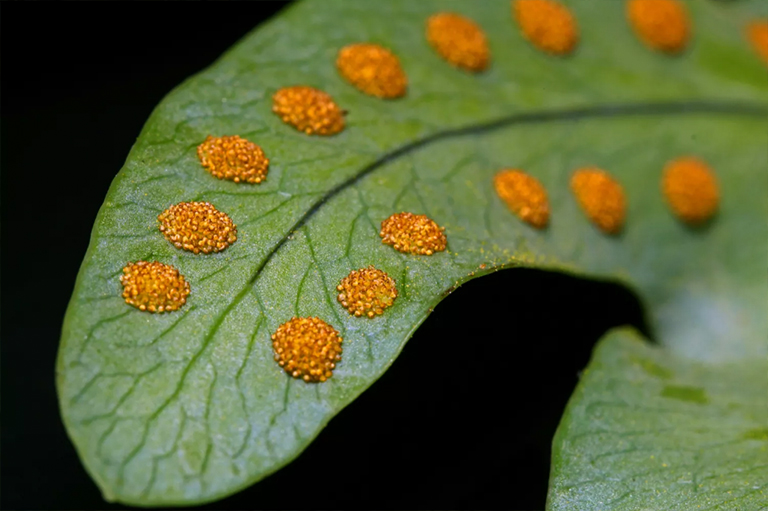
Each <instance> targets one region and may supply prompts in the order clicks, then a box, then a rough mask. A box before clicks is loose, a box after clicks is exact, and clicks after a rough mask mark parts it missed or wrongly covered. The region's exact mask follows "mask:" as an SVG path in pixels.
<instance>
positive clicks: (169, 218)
mask: <svg viewBox="0 0 768 511" xmlns="http://www.w3.org/2000/svg"><path fill="white" fill-rule="evenodd" d="M157 220H158V221H159V222H160V227H159V228H160V232H162V233H163V236H165V239H167V240H168V241H170V242H171V243H173V244H174V245H175V246H176V248H182V249H184V250H188V251H190V252H194V253H195V254H199V253H200V252H202V253H203V254H210V253H211V252H221V251H222V250H224V249H225V248H227V247H228V246H230V245H231V244H232V243H234V242H235V241H237V227H235V224H234V222H232V219H231V218H229V215H227V214H226V213H224V212H222V211H219V210H218V209H216V208H215V207H214V206H213V204H211V203H210V202H180V203H178V204H176V205H173V206H171V207H170V208H168V209H166V210H165V211H163V212H162V213H160V215H158V217H157Z"/></svg>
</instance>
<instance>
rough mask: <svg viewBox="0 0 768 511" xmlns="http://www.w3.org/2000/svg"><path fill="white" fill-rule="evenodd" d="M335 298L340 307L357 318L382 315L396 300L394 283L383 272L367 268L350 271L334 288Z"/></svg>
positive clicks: (371, 267) (370, 267)
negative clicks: (336, 293)
mask: <svg viewBox="0 0 768 511" xmlns="http://www.w3.org/2000/svg"><path fill="white" fill-rule="evenodd" d="M336 290H337V291H339V295H338V296H337V297H336V298H337V300H339V303H340V304H341V306H342V307H344V308H345V309H347V310H348V311H349V313H350V314H353V315H355V316H357V317H360V316H368V317H369V318H372V317H374V316H376V315H377V314H383V313H384V309H386V308H387V307H389V306H391V305H392V303H393V302H394V301H395V298H397V287H396V286H395V281H394V280H392V278H391V277H390V276H389V275H387V274H386V273H385V272H383V271H381V270H379V269H377V268H374V267H373V266H369V267H368V268H360V269H359V270H352V271H351V272H349V275H347V276H346V277H344V278H343V279H341V283H340V284H339V285H338V286H336Z"/></svg>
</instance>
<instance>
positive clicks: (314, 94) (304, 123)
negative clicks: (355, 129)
mask: <svg viewBox="0 0 768 511" xmlns="http://www.w3.org/2000/svg"><path fill="white" fill-rule="evenodd" d="M272 111H273V112H274V113H276V114H277V115H278V116H279V117H280V118H281V119H282V120H283V122H285V123H287V124H290V125H291V126H293V127H294V128H296V129H297V130H299V131H303V132H304V133H306V134H307V135H335V134H336V133H339V132H340V131H341V130H343V129H344V112H343V111H342V110H341V108H339V105H337V104H336V102H335V101H334V100H333V98H332V97H331V96H330V95H329V94H327V93H325V92H323V91H321V90H319V89H315V88H313V87H307V86H304V85H297V86H294V87H284V88H282V89H280V90H278V91H277V92H276V93H275V94H274V95H273V96H272Z"/></svg>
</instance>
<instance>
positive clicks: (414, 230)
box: [379, 212, 447, 255]
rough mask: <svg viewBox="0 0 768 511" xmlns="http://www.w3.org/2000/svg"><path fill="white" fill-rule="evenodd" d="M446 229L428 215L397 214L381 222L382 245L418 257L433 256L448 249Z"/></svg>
mask: <svg viewBox="0 0 768 511" xmlns="http://www.w3.org/2000/svg"><path fill="white" fill-rule="evenodd" d="M443 231H445V227H440V226H439V225H437V223H435V221H434V220H432V219H431V218H429V217H428V216H427V215H414V214H413V213H407V212H403V213H395V214H394V215H391V216H390V217H389V218H387V219H386V220H384V221H383V222H381V231H380V232H379V235H380V236H381V241H382V243H384V244H386V245H391V246H392V247H394V249H395V250H398V251H400V252H404V253H410V254H417V255H432V254H434V253H435V252H441V251H443V250H445V247H446V243H447V240H446V237H445V233H444V232H443Z"/></svg>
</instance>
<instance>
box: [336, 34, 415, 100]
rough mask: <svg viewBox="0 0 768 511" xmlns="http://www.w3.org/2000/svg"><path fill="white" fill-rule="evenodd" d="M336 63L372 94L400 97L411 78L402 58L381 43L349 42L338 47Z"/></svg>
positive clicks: (353, 83) (361, 87) (351, 80)
mask: <svg viewBox="0 0 768 511" xmlns="http://www.w3.org/2000/svg"><path fill="white" fill-rule="evenodd" d="M336 67H337V68H338V70H339V73H341V76H343V77H344V79H345V80H347V81H348V82H349V83H351V84H352V85H354V86H355V87H357V88H358V89H359V90H360V91H362V92H364V93H365V94H368V95H369V96H376V97H379V98H386V99H392V98H399V97H401V96H404V95H405V91H406V88H407V87H408V78H407V77H406V76H405V72H404V71H403V68H402V67H400V60H399V59H398V58H397V56H396V55H395V54H394V53H392V52H391V51H389V50H388V49H386V48H384V47H383V46H380V45H378V44H370V43H357V44H350V45H348V46H345V47H343V48H342V49H341V50H339V55H338V57H337V58H336Z"/></svg>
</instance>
